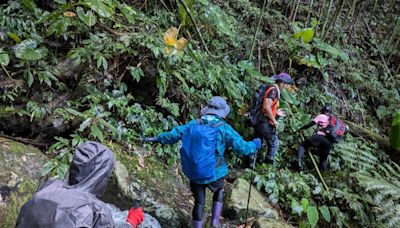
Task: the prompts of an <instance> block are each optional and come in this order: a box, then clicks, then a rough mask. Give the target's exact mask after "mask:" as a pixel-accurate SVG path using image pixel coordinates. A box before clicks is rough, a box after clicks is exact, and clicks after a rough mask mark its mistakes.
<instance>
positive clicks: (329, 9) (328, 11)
mask: <svg viewBox="0 0 400 228" xmlns="http://www.w3.org/2000/svg"><path fill="white" fill-rule="evenodd" d="M332 5H333V0H330V1H329V6H328V10H327V12H326V15H325V21H324V25H323V26H322V32H321V37H323V36H324V34H325V29H326V25H327V24H328V21H329V15H330V14H331V9H332Z"/></svg>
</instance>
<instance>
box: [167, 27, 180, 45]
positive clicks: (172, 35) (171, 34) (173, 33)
mask: <svg viewBox="0 0 400 228" xmlns="http://www.w3.org/2000/svg"><path fill="white" fill-rule="evenodd" d="M178 32H179V31H178V29H177V28H176V27H171V28H169V29H168V30H167V31H166V32H165V34H164V41H165V43H166V44H167V45H169V46H175V43H176V39H177V37H178Z"/></svg>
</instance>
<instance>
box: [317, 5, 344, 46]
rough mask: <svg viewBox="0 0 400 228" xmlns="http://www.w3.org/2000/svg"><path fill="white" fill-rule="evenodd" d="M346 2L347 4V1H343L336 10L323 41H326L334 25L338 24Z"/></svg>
mask: <svg viewBox="0 0 400 228" xmlns="http://www.w3.org/2000/svg"><path fill="white" fill-rule="evenodd" d="M345 2H346V1H345V0H342V1H341V2H340V6H339V8H336V10H335V13H334V14H333V17H332V20H330V21H329V24H328V28H327V29H326V31H325V33H324V34H323V36H322V40H324V39H325V37H327V36H328V35H329V32H330V30H331V28H332V25H334V24H335V23H336V19H337V18H338V16H339V14H340V12H341V11H342V9H343V6H344V3H345Z"/></svg>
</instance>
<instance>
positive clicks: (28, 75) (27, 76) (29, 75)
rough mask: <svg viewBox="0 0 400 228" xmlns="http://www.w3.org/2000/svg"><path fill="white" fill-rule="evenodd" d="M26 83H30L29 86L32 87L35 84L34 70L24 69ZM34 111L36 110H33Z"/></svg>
mask: <svg viewBox="0 0 400 228" xmlns="http://www.w3.org/2000/svg"><path fill="white" fill-rule="evenodd" d="M23 77H24V79H25V81H26V84H28V87H31V86H32V84H33V75H32V72H31V71H30V70H27V71H24V75H23ZM33 113H34V112H33Z"/></svg>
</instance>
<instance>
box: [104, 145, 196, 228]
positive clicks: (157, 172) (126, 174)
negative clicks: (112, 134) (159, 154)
mask: <svg viewBox="0 0 400 228" xmlns="http://www.w3.org/2000/svg"><path fill="white" fill-rule="evenodd" d="M111 147H112V148H110V149H111V150H112V151H113V152H114V154H115V155H116V157H117V162H116V165H115V169H114V174H113V176H112V177H111V181H110V183H109V185H108V187H107V190H106V194H105V196H104V201H106V202H112V203H114V204H115V205H116V206H118V208H121V209H123V210H126V209H128V208H130V207H131V206H132V202H133V201H134V200H136V199H140V201H141V203H142V206H143V210H144V211H145V212H146V213H149V214H150V215H152V216H154V217H155V218H156V219H157V220H158V221H159V222H160V224H161V225H162V227H188V226H189V224H190V218H191V213H190V212H191V207H192V206H193V200H192V199H191V197H190V196H191V194H190V190H189V189H188V183H186V182H185V179H184V178H181V175H180V174H179V168H178V166H177V165H172V166H171V167H168V166H166V165H164V163H163V162H162V161H160V160H158V159H157V158H155V157H154V156H150V154H149V151H148V150H146V149H145V148H143V147H136V148H134V149H133V153H131V154H126V153H123V152H122V151H121V149H120V148H118V147H117V146H115V145H114V146H111Z"/></svg>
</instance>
